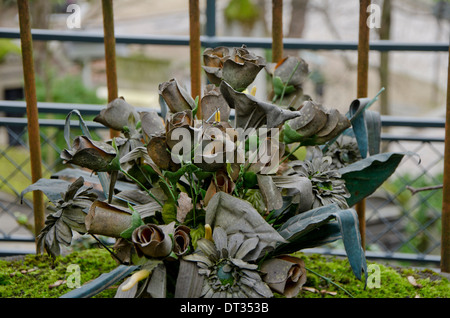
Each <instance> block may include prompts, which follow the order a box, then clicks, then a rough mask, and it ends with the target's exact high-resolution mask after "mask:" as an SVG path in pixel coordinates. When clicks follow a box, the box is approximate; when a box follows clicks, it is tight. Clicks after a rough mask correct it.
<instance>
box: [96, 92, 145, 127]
mask: <svg viewBox="0 0 450 318" xmlns="http://www.w3.org/2000/svg"><path fill="white" fill-rule="evenodd" d="M94 121H95V122H99V123H101V124H103V125H105V126H106V127H108V128H112V129H115V130H118V131H121V130H123V128H124V127H125V126H130V123H134V124H135V123H137V122H138V121H139V114H138V112H137V110H136V109H135V108H134V107H133V106H132V105H130V104H128V103H127V102H126V101H125V99H123V97H119V98H116V99H114V100H113V101H111V102H110V103H108V105H107V106H106V108H104V109H102V110H101V111H100V114H99V115H97V116H96V117H95V118H94Z"/></svg>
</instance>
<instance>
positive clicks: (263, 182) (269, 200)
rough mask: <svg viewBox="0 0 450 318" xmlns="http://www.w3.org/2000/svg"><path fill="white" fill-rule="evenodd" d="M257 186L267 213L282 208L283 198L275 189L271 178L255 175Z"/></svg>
mask: <svg viewBox="0 0 450 318" xmlns="http://www.w3.org/2000/svg"><path fill="white" fill-rule="evenodd" d="M257 179H258V186H259V189H260V190H261V194H262V196H263V198H264V203H265V205H266V207H267V209H268V210H269V211H272V210H275V209H279V208H281V207H282V206H283V197H282V196H281V192H280V191H279V189H278V188H277V186H276V184H275V182H274V181H273V179H272V176H266V175H260V174H259V175H257Z"/></svg>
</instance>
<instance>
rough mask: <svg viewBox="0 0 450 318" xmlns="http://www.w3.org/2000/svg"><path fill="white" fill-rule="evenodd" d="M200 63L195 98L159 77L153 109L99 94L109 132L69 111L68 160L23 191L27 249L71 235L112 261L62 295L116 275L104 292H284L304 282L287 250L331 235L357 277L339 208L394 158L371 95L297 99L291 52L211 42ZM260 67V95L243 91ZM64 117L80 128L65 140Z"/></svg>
mask: <svg viewBox="0 0 450 318" xmlns="http://www.w3.org/2000/svg"><path fill="white" fill-rule="evenodd" d="M203 61H204V66H203V69H204V71H205V72H206V75H207V77H208V80H209V84H208V85H206V86H205V87H204V94H203V96H202V98H201V99H199V98H198V97H197V98H193V97H192V96H190V94H189V93H187V91H186V90H185V88H184V87H183V86H182V85H180V83H179V82H178V81H176V80H175V79H171V80H169V81H168V82H164V83H162V84H160V85H159V94H160V97H161V98H160V100H161V109H163V110H166V111H165V112H161V113H158V112H156V111H153V110H145V111H137V109H136V108H135V107H133V106H131V105H129V104H128V103H127V102H126V101H125V100H124V99H123V98H118V99H116V100H113V101H112V102H110V103H109V104H108V105H107V106H106V108H105V109H103V110H102V111H101V112H100V114H99V115H98V116H97V117H96V118H95V119H94V121H96V122H99V123H102V124H103V125H105V126H106V127H108V128H110V129H112V130H117V131H119V132H120V134H119V135H118V136H117V137H114V138H112V139H111V140H107V141H101V140H94V138H93V137H92V136H91V135H90V133H89V130H88V129H87V126H86V124H85V122H84V120H83V118H82V117H81V115H80V113H79V112H78V111H76V110H74V111H72V112H71V113H70V114H68V116H67V120H66V121H67V125H66V129H65V138H66V142H67V149H64V151H63V152H62V153H61V158H62V159H63V161H64V163H66V164H67V165H68V166H69V168H67V169H64V170H62V171H60V172H58V173H57V174H55V175H54V176H53V178H52V179H41V180H39V181H38V182H36V183H35V184H32V185H31V186H29V187H28V188H27V189H25V190H24V192H23V194H25V193H26V192H29V191H33V190H41V191H43V192H44V194H45V195H46V196H47V197H48V199H49V201H50V206H49V209H51V213H50V214H48V216H47V220H46V224H45V228H44V229H43V230H42V231H41V233H40V234H39V236H38V246H39V247H40V249H41V251H42V252H43V251H44V250H45V251H47V252H48V253H49V254H51V255H53V256H56V255H58V254H59V253H60V245H61V244H62V245H65V246H69V245H70V244H71V241H72V239H73V232H78V233H80V234H87V235H92V236H94V237H97V236H106V237H111V238H114V239H115V240H114V242H115V244H114V246H110V247H109V248H108V250H109V251H110V253H111V256H112V257H113V258H114V259H115V260H116V261H117V263H118V266H117V268H116V269H115V270H113V271H112V272H110V273H105V274H103V275H101V276H100V277H99V278H97V279H96V280H94V281H92V282H90V283H88V284H86V285H84V286H82V287H81V288H78V289H76V290H73V291H71V292H69V293H68V294H66V295H65V297H90V296H93V295H95V294H96V293H98V292H99V291H101V290H103V289H105V288H107V287H108V286H111V285H112V284H117V283H120V286H119V287H118V289H117V294H116V297H155V298H156V297H184V298H186V297H189V298H194V297H195V298H196V297H250V298H256V297H273V296H274V293H276V294H278V295H284V296H286V297H295V296H297V295H298V293H299V292H300V291H301V288H302V285H303V284H304V283H305V281H306V269H305V264H304V261H303V260H302V259H301V258H299V257H296V256H295V252H298V251H301V250H303V249H306V248H312V247H317V246H321V245H324V244H327V243H330V242H333V241H336V240H342V242H343V245H344V247H345V250H346V253H347V256H348V259H349V263H350V266H351V269H352V271H353V273H354V274H355V275H356V277H357V278H358V279H361V280H364V279H365V276H366V275H365V272H366V260H365V255H364V250H363V248H362V246H361V238H360V233H359V225H358V216H357V214H356V212H355V210H354V209H352V206H354V205H355V204H356V203H357V202H359V201H360V200H362V199H363V198H365V197H366V196H368V195H369V194H371V193H373V192H374V191H375V190H376V189H377V188H378V187H379V186H380V185H381V184H382V183H383V182H384V181H385V180H386V179H387V178H388V177H389V176H390V175H391V174H392V173H393V171H394V170H395V169H396V167H397V165H398V164H399V162H400V161H401V159H402V157H403V155H404V154H401V153H379V148H380V145H379V140H380V138H379V135H380V117H379V115H378V114H377V113H376V112H372V111H369V110H368V107H369V106H370V105H371V104H372V103H373V102H374V101H375V100H376V97H375V98H373V99H368V98H364V99H357V100H355V101H353V102H352V103H351V105H350V107H349V111H348V112H347V113H346V114H342V113H340V112H339V111H338V110H336V109H327V108H325V107H324V106H322V105H321V104H319V103H316V102H315V101H314V100H312V99H311V97H309V96H307V95H305V94H303V89H302V85H303V83H304V82H305V80H307V78H308V74H309V71H308V65H307V63H306V62H305V61H303V60H302V59H300V58H298V57H287V58H285V59H283V60H282V61H280V62H279V63H277V64H272V63H266V62H265V61H264V59H263V58H261V57H259V56H256V55H255V54H253V53H252V52H250V51H249V50H248V49H247V48H246V47H245V46H243V47H241V48H226V47H218V48H214V49H211V48H208V49H206V50H205V51H204V53H203ZM263 69H265V71H266V72H267V74H269V75H270V76H269V78H270V79H271V83H272V87H271V90H270V93H269V94H268V98H267V100H259V99H257V98H256V97H255V88H250V87H249V85H251V84H252V83H253V82H254V79H255V77H256V75H257V74H258V73H259V72H260V71H261V70H263ZM163 113H165V115H164V118H163V117H162V115H161V114H163ZM73 115H76V116H78V119H79V122H80V126H81V128H82V132H83V135H81V136H75V137H73V136H71V133H70V118H71V116H73ZM72 139H73V140H72ZM297 256H298V254H297Z"/></svg>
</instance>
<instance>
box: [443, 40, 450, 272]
mask: <svg viewBox="0 0 450 318" xmlns="http://www.w3.org/2000/svg"><path fill="white" fill-rule="evenodd" d="M445 117H446V118H445V150H444V180H443V189H442V191H443V198H442V234H441V271H442V272H446V273H450V46H449V60H448V75H447V109H446V116H445Z"/></svg>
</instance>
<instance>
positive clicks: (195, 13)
mask: <svg viewBox="0 0 450 318" xmlns="http://www.w3.org/2000/svg"><path fill="white" fill-rule="evenodd" d="M189 49H190V62H191V66H190V67H191V95H192V97H193V98H194V99H195V98H196V97H197V96H198V104H199V106H198V110H197V118H202V108H201V107H200V99H201V87H202V82H201V62H200V61H201V43H200V4H199V0H189Z"/></svg>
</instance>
